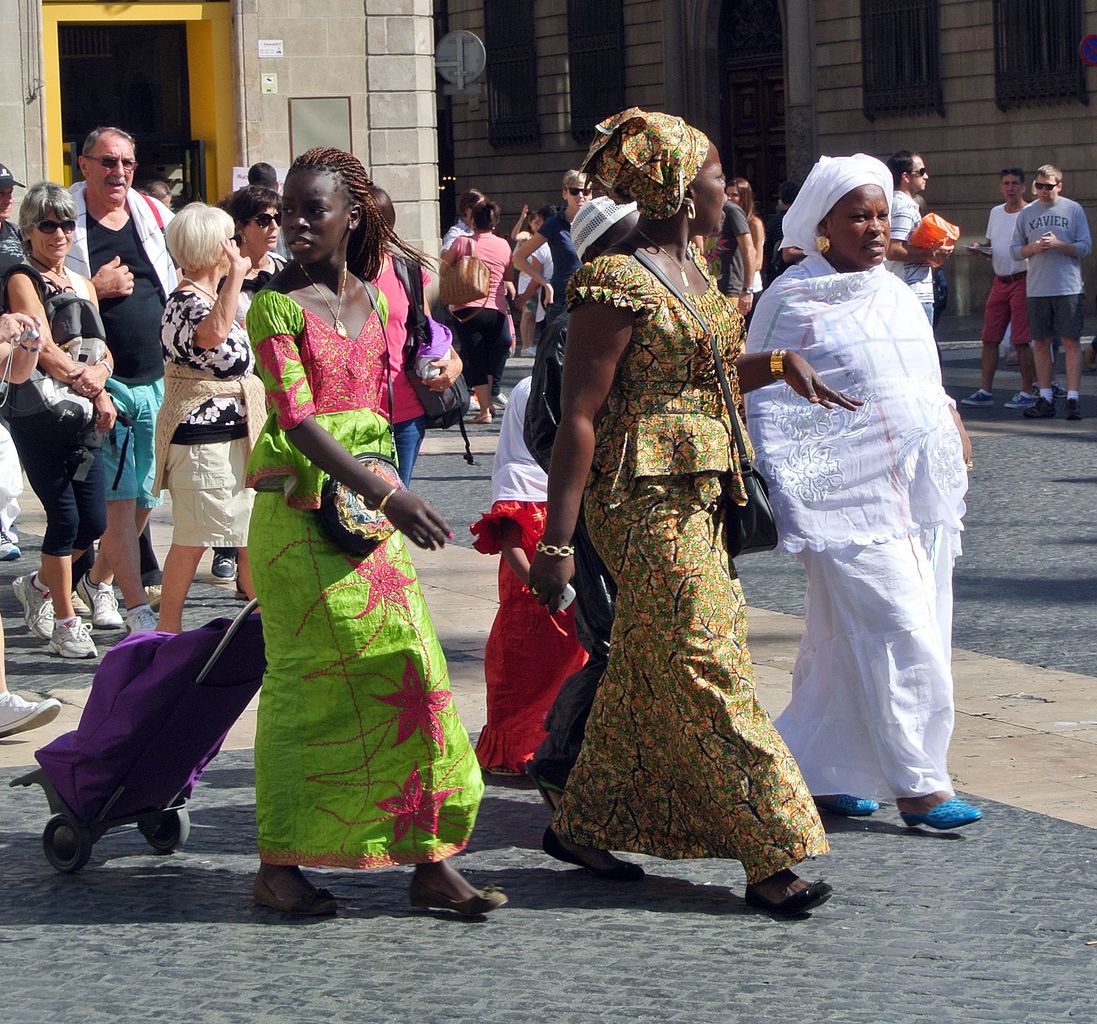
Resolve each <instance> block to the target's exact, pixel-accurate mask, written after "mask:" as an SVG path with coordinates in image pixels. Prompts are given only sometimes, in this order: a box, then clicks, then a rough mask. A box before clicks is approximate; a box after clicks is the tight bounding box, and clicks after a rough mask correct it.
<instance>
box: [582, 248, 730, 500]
mask: <svg viewBox="0 0 1097 1024" xmlns="http://www.w3.org/2000/svg"><path fill="white" fill-rule="evenodd" d="M692 258H693V261H694V264H695V265H696V266H697V267H698V268H699V269H700V270H701V273H702V274H703V275H704V277H705V280H706V281H707V282H708V290H707V291H706V292H705V294H704V295H697V296H693V295H691V296H690V301H691V302H692V303H693V304H694V305H695V306H696V308H697V311H698V312H699V313H700V314H701V315H702V316H703V317H704V318H705V320H706V322H707V324H708V327H709V329H710V330H711V331H713V332H714V333H715V335H716V338H717V341H718V344H719V346H720V353H721V356H722V358H723V362H724V372H725V373H726V374H727V377H728V382H729V383H730V384H731V389H732V394H733V395H734V397H735V402H736V405H737V406H738V407H739V408H740V410H741V408H742V399H741V398H740V395H739V378H738V375H737V374H736V373H735V366H734V362H735V359H736V358H737V357H738V356H739V354H740V353H741V352H742V350H743V341H744V332H743V318H742V317H741V316H740V315H739V312H738V310H736V309H735V308H734V306H733V305H732V304H731V303H730V302H729V301H728V299H727V297H726V296H725V295H722V294H721V293H720V291H719V289H718V288H717V287H716V283H715V282H714V281H713V280H712V278H711V276H710V275H709V274H708V272H707V269H706V267H705V263H704V260H703V258H701V257H700V256H699V255H698V254H697V253H696V252H692ZM587 302H597V303H602V304H606V305H611V306H617V307H619V308H622V309H629V310H631V311H632V312H633V313H634V314H635V320H634V321H633V328H632V338H631V340H630V342H629V344H628V346H627V348H626V349H625V352H624V354H623V355H622V356H621V361H620V363H619V364H618V366H617V373H616V376H615V377H614V381H613V385H612V387H611V388H610V392H609V396H608V398H607V402H606V410H605V414H604V415H603V416H602V418H601V419H600V420H599V423H598V428H597V439H596V448H595V453H594V462H593V464H592V467H591V479H592V480H595V479H601V480H602V481H603V482H604V483H605V482H610V483H611V485H612V487H613V489H614V490H618V491H622V490H623V491H627V490H628V489H629V488H630V487H631V485H632V481H633V479H634V478H636V477H644V476H675V475H680V474H689V475H692V474H698V473H731V474H732V478H731V488H730V494H731V497H732V499H733V500H734V501H736V503H738V504H742V503H743V502H745V500H746V494H745V492H744V491H743V483H742V477H741V475H740V473H739V464H738V458H737V456H736V455H735V441H734V436H733V434H732V430H731V421H730V420H729V418H728V416H727V413H726V410H725V408H724V400H723V395H722V393H721V390H720V382H719V380H718V378H717V376H716V368H715V366H714V365H713V361H712V352H711V351H710V348H709V343H708V339H707V337H706V336H705V334H704V333H703V331H702V330H701V326H700V324H699V323H698V322H697V320H696V319H695V318H694V317H693V316H692V314H691V313H690V312H689V311H688V310H687V309H686V307H685V306H684V305H682V303H681V302H679V301H678V300H677V299H676V298H675V297H674V296H673V295H671V294H670V292H668V291H667V290H666V288H665V287H664V286H663V285H662V284H661V283H660V282H659V281H657V280H656V279H655V278H654V277H652V275H651V274H649V273H648V272H647V271H646V270H645V269H644V268H643V267H642V266H641V265H640V264H639V263H637V262H636V260H634V259H633V258H632V257H631V256H626V255H623V254H609V255H606V256H600V257H598V258H597V259H596V260H594V261H593V262H592V263H589V264H587V265H585V266H583V267H580V268H579V270H577V271H576V272H575V274H574V275H572V278H571V282H570V283H569V285H568V306H569V308H570V309H573V310H574V309H575V308H576V307H577V306H580V305H583V304H584V303H587ZM745 437H746V434H745V431H744V439H745ZM747 444H748V445H749V441H747Z"/></svg>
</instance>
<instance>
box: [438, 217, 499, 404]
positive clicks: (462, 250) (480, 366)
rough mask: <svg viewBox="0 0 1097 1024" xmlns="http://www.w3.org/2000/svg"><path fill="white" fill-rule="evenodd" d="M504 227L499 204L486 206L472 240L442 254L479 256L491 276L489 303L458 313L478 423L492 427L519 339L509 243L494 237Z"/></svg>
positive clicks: (447, 257)
mask: <svg viewBox="0 0 1097 1024" xmlns="http://www.w3.org/2000/svg"><path fill="white" fill-rule="evenodd" d="M498 223H499V205H498V203H492V202H485V203H482V204H481V205H480V206H478V207H476V209H475V210H474V211H473V213H472V227H473V234H472V237H471V238H458V239H457V240H456V241H455V242H454V243H453V244H452V245H451V246H450V247H449V248H448V249H447V250H446V251H445V253H444V254H443V255H442V262H443V263H445V264H454V263H456V262H457V261H458V260H459V259H460V258H461V257H462V256H469V255H475V256H476V257H477V258H479V259H481V260H483V261H484V262H485V263H486V264H487V265H488V269H489V270H490V271H491V290H490V291H489V292H488V295H487V298H485V299H481V300H480V301H479V302H475V303H473V304H472V305H470V306H459V307H456V308H454V310H453V316H454V319H455V320H456V321H457V340H458V341H459V342H460V348H461V359H462V360H463V361H464V364H465V380H467V381H468V384H469V387H470V388H472V389H473V391H474V392H475V393H476V399H477V401H478V402H479V403H480V413H479V415H478V416H477V417H476V418H475V419H474V420H473V421H472V422H473V423H490V422H491V409H492V399H493V398H494V397H495V396H497V395H498V394H499V387H500V382H501V380H502V377H503V369H504V368H505V366H506V362H507V353H508V352H509V351H510V346H511V342H512V340H513V337H512V334H511V327H510V315H509V310H508V306H507V296H508V295H513V294H514V285H513V284H512V283H511V282H510V281H509V280H507V272H508V270H509V269H510V257H511V253H510V246H509V245H508V244H507V241H506V239H504V238H500V237H499V236H498V235H496V234H494V233H493V232H494V228H495V225H496V224H498Z"/></svg>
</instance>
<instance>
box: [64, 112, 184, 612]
mask: <svg viewBox="0 0 1097 1024" xmlns="http://www.w3.org/2000/svg"><path fill="white" fill-rule="evenodd" d="M135 153H136V150H135V145H134V140H133V136H131V135H130V134H129V133H128V132H125V131H122V129H120V128H96V129H95V130H94V131H93V132H91V133H90V134H89V135H88V137H87V138H86V139H85V140H84V145H83V148H82V150H81V155H80V172H81V173H82V174H83V175H84V180H83V181H81V182H77V183H76V184H75V185H73V186H72V189H71V191H72V195H73V198H74V199H75V200H76V211H77V214H76V230H75V234H74V237H73V243H72V249H71V250H70V252H69V256H68V260H67V261H66V262H67V265H68V266H70V267H71V268H72V269H73V270H76V271H77V272H79V273H81V274H83V275H84V276H85V277H89V278H91V283H92V285H93V286H94V287H95V291H96V295H97V296H98V299H99V310H100V313H101V314H102V317H103V323H104V325H105V326H106V329H107V344H108V346H109V347H110V351H111V354H112V355H113V356H114V376H113V377H111V379H110V380H108V381H107V390H108V391H109V392H110V396H111V399H112V400H113V402H114V404H115V406H117V408H118V421H119V423H120V424H125V425H124V426H116V427H115V432H114V435H113V437H112V438H111V439H109V440H108V442H107V443H106V444H105V445H104V446H103V460H104V472H105V475H106V478H107V480H108V482H109V483H108V487H107V529H106V531H105V532H104V534H103V536H102V537H101V538H100V541H99V558H98V559H97V560H96V562H95V565H94V566H93V567H92V569H91V571H90V572H89V573H88V574H87V576H85V577H84V578H83V579H82V580H81V581H80V584H79V585H78V588H77V589H78V592H79V593H80V597H81V598H82V599H83V600H84V601H85V603H87V604H88V605H89V607H92V606H93V604H92V600H91V598H97V599H98V600H96V601H95V604H94V607H95V608H96V609H97V614H96V615H95V616H93V618H92V623H93V625H95V626H97V627H99V628H116V629H117V628H121V626H122V625H123V623H122V619H121V616H119V614H118V612H117V610H113V614H112V609H111V608H110V607H109V604H110V602H111V601H112V600H113V587H112V583H113V582H114V581H117V583H118V586H119V589H120V590H121V591H122V597H123V599H124V600H125V604H126V622H125V624H126V625H127V626H128V627H129V629H130V630H131V631H137V630H145V629H155V628H156V621H157V620H156V614H155V612H153V610H152V609H151V608H150V607H149V603H148V596H147V595H146V593H145V588H144V587H143V586H142V583H141V556H140V542H139V539H138V538H139V536H140V534H141V532H142V530H143V529H144V528H145V525H146V524H147V522H148V518H149V513H150V512H151V510H152V509H153V508H155V507H156V506H157V505H159V504H160V503H161V498H160V496H159V494H154V493H153V491H152V483H153V477H154V470H155V466H154V453H155V441H156V417H157V415H158V414H159V412H160V405H161V403H162V402H163V400H164V353H163V350H162V349H161V347H160V320H161V317H162V316H163V313H164V304H165V302H166V301H167V297H168V296H169V295H170V294H171V293H172V292H173V291H174V290H175V287H176V284H177V277H176V272H175V266H174V264H173V263H172V261H171V257H170V256H169V255H168V251H167V246H166V245H165V244H164V227H166V226H167V224H168V223H170V221H171V220H172V217H173V215H172V213H171V212H170V211H169V210H165V209H163V208H162V207H157V208H156V209H155V210H154V208H153V207H152V206H151V204H152V203H155V202H156V200H154V199H148V198H147V197H145V196H143V195H141V193H140V192H137V191H136V190H135V189H134V188H133V175H134V171H135V170H136V169H137V159H136V155H135Z"/></svg>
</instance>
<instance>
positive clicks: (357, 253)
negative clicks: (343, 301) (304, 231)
mask: <svg viewBox="0 0 1097 1024" xmlns="http://www.w3.org/2000/svg"><path fill="white" fill-rule="evenodd" d="M299 171H323V172H325V173H327V174H330V175H331V176H332V177H333V178H334V179H335V182H336V184H337V185H338V186H339V187H340V188H341V189H343V191H344V192H345V193H346V196H347V199H348V201H349V202H353V203H358V204H359V205H360V206H361V207H362V219H361V220H360V221H359V222H358V227H356V228H355V229H354V230H353V231H352V232H351V236H350V239H349V240H348V243H347V269H348V270H349V271H350V272H351V273H352V274H354V275H355V277H358V278H361V279H362V280H363V281H373V280H375V279H376V278H377V275H378V274H380V272H381V265H382V263H383V262H384V257H385V249H386V248H390V249H394V250H396V251H397V252H399V253H401V254H402V255H404V256H406V257H407V258H408V259H410V260H412V261H413V262H415V263H419V264H423V263H426V262H427V257H426V256H425V255H424V254H423V253H421V252H419V251H418V250H417V249H415V248H414V247H413V246H411V245H408V243H407V242H405V241H403V239H401V238H400V237H399V236H398V235H397V234H396V232H395V231H393V229H392V228H391V227H389V225H388V223H387V222H386V220H385V218H384V216H383V215H382V213H381V209H380V207H379V206H378V204H377V199H376V197H375V195H374V184H373V182H372V181H371V180H370V176H369V174H368V173H367V172H366V169H365V167H363V166H362V163H361V161H360V160H359V159H358V158H357V157H355V156H352V155H351V154H350V153H346V152H344V151H343V150H341V149H331V148H329V147H325V146H317V147H316V148H314V149H310V150H308V151H307V152H305V153H302V154H301V155H300V156H299V157H298V158H297V159H296V160H294V161H293V165H292V166H291V167H290V169H289V174H287V177H289V176H290V175H293V174H296V173H297V172H299Z"/></svg>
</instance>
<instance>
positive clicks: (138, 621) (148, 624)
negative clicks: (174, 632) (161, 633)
mask: <svg viewBox="0 0 1097 1024" xmlns="http://www.w3.org/2000/svg"><path fill="white" fill-rule="evenodd" d="M159 624H160V620H159V619H158V618H157V617H156V612H154V611H153V610H152V609H151V608H150V607H149V606H148V605H147V604H142V605H138V606H137V607H136V608H131V609H130V610H129V611H127V612H126V625H127V626H128V627H129V631H130V632H131V633H150V632H155V630H156V627H157V626H158V625H159Z"/></svg>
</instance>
